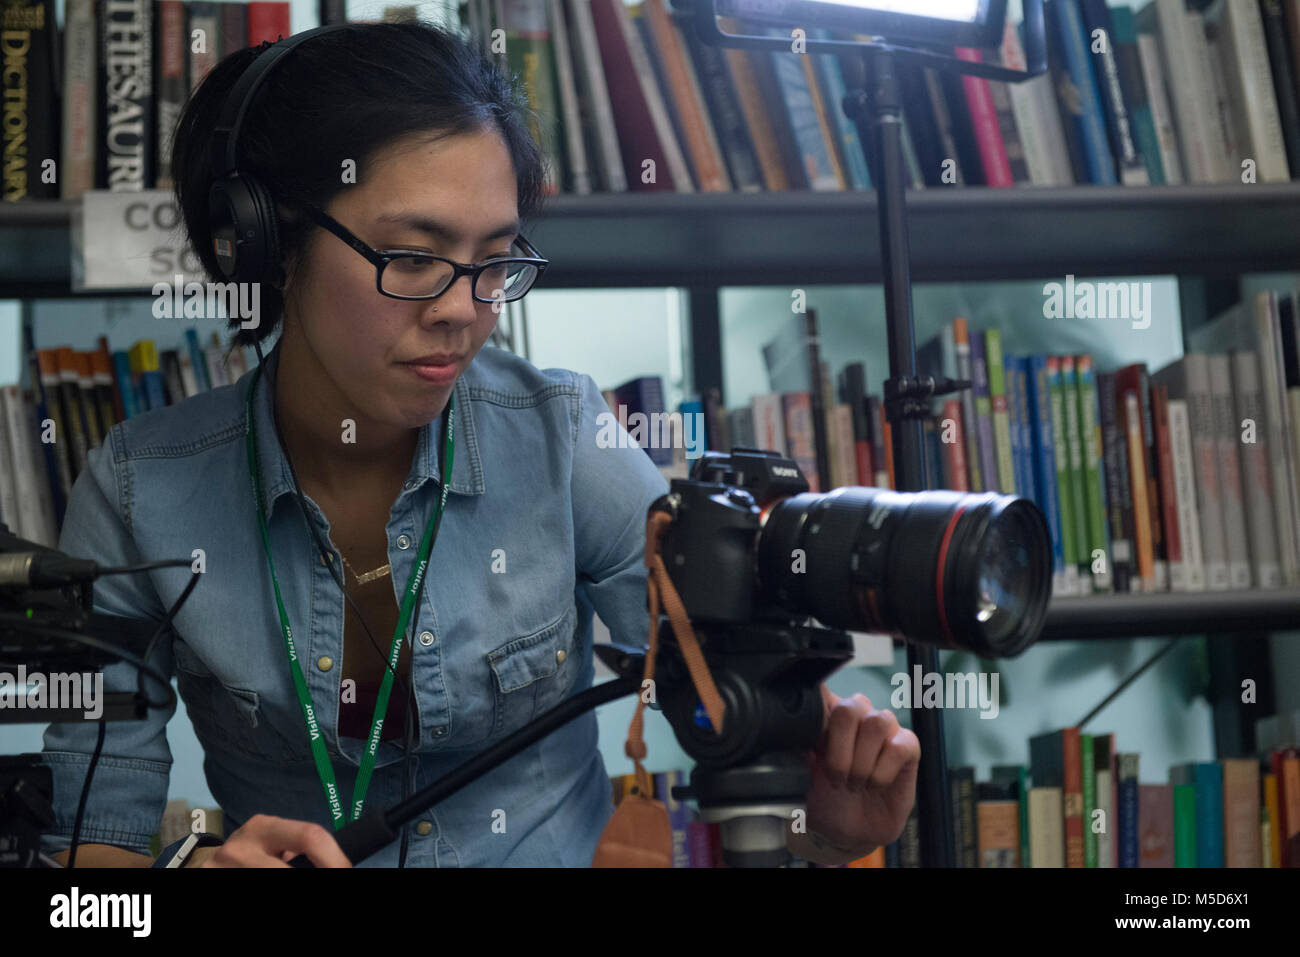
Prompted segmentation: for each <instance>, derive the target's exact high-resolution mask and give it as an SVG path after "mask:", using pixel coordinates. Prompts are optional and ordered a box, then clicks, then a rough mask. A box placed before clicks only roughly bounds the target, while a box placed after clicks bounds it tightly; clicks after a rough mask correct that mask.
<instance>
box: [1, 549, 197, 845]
mask: <svg viewBox="0 0 1300 957" xmlns="http://www.w3.org/2000/svg"><path fill="white" fill-rule="evenodd" d="M189 564H190V562H188V561H186V560H185V559H168V560H165V561H160V562H146V563H144V564H142V565H123V566H118V567H109V568H101V569H100V570H99V574H100V575H101V576H102V575H123V574H129V573H134V572H140V571H145V570H148V569H151V568H167V567H171V566H175V565H189ZM198 581H199V573H198V572H191V573H190V580H189V582H188V583H187V584H186V585H185V588H184V589H183V590H182V591H181V593H180V597H178V598H177V599H176V601H175V602H173V603H172V606H171V608H170V609H169V610H168V612H167V614H166V615H164V616H163V620H162V621H161V622H159V623H158V628H157V629H156V630H155V631H154V633H153V635H152V636H151V637H150V639H149V642H148V644H147V645H145V651H144V657H143V658H137V657H136V656H135V655H134V654H132V653H131V652H128V651H125V650H124V649H120V648H117V649H114V646H113V645H110V644H109V643H108V642H104V641H100V640H99V639H98V638H91V637H90V636H89V635H82V634H79V633H77V632H75V631H69V630H65V629H63V628H42V631H43V633H45V634H47V635H51V636H53V637H55V638H59V637H62V638H64V639H72V640H74V641H79V642H81V643H82V644H86V645H90V646H91V647H92V648H95V647H98V648H100V649H105V650H107V649H113V653H115V654H116V655H117V657H118V658H120V659H121V660H123V661H126V662H127V663H128V664H134V665H135V667H136V694H137V695H138V696H139V697H141V698H144V701H145V706H146V707H155V708H160V707H168V708H170V707H174V706H175V704H176V692H175V691H173V690H172V683H171V679H169V678H167V677H166V676H164V675H163V673H162V672H161V671H159V670H157V669H156V668H154V667H153V666H151V665H150V664H149V657H150V656H151V655H152V654H153V649H154V646H155V645H156V644H157V642H158V639H159V638H161V637H162V635H163V634H165V633H166V631H167V629H168V628H169V627H170V626H171V623H172V619H173V618H175V617H176V613H177V612H178V611H180V609H181V606H182V605H184V604H185V602H186V600H187V599H188V598H189V597H190V592H192V591H194V586H195V585H196V584H198ZM4 617H7V616H0V620H3V619H4ZM13 617H14V618H17V619H19V620H20V621H26V619H25V618H24V617H23V616H21V615H14V616H13ZM145 674H149V675H150V676H151V677H152V678H153V679H154V680H155V681H157V682H158V683H159V684H161V685H162V686H163V688H164V689H166V691H167V698H166V699H165V700H164V701H163V703H162V704H161V705H157V704H154V703H153V702H152V701H151V700H150V699H149V696H148V695H146V694H145V692H144V676H145ZM107 731H108V719H107V718H105V719H103V720H101V721H100V722H99V736H98V738H97V740H96V742H95V751H94V753H93V754H92V755H91V756H90V764H89V766H88V767H87V768H86V780H85V781H84V782H83V783H82V785H81V800H80V801H78V802H77V815H76V817H75V818H73V821H72V847H71V850H70V851H69V852H68V867H69V868H72V867H73V866H74V865H75V864H76V861H77V843H78V841H79V840H80V838H81V820H82V817H83V816H84V815H85V813H86V799H87V798H88V797H89V796H90V782H91V781H92V780H93V779H94V777H95V767H96V766H97V765H98V764H99V756H100V754H101V753H102V752H103V750H104V737H105V735H106V733H107Z"/></svg>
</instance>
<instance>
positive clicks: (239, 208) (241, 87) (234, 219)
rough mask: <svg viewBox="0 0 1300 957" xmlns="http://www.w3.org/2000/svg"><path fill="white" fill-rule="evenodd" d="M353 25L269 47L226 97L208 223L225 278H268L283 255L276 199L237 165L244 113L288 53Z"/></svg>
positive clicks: (321, 29)
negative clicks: (319, 36) (305, 42)
mask: <svg viewBox="0 0 1300 957" xmlns="http://www.w3.org/2000/svg"><path fill="white" fill-rule="evenodd" d="M349 25H350V24H346V23H332V24H327V25H326V26H323V27H316V28H315V29H312V30H305V31H303V32H302V33H295V34H294V35H293V36H291V37H289V38H288V39H284V38H281V39H280V40H278V41H276V42H275V43H273V44H269V45H267V46H265V47H264V49H263V51H262V52H261V53H260V54H258V56H257V57H256V58H255V59H254V60H253V61H252V63H250V64H249V65H248V68H247V69H246V70H245V71H244V72H243V74H242V75H241V76H240V77H239V79H238V80H237V81H236V83H235V85H234V86H233V87H231V89H230V93H229V94H228V95H227V97H226V102H225V105H224V106H223V107H222V110H221V118H220V119H219V120H218V121H217V128H216V130H215V131H214V133H213V136H212V157H211V159H212V185H211V187H209V189H208V223H209V231H210V233H211V235H212V250H213V253H214V254H215V255H216V259H217V265H218V266H219V267H220V269H221V273H222V275H223V276H225V277H226V278H227V279H232V280H234V281H236V282H259V283H260V282H266V281H269V280H270V278H271V277H272V275H273V273H274V269H275V264H276V263H277V262H278V261H279V258H280V235H279V230H278V225H277V222H276V215H275V201H274V200H273V199H272V198H271V194H270V193H269V192H267V189H266V187H265V186H263V185H262V184H261V183H260V182H259V181H258V179H257V177H255V176H249V175H241V174H240V173H239V170H238V169H237V161H236V156H235V153H236V148H237V146H238V144H239V131H240V127H242V126H243V123H244V114H245V113H246V112H248V107H249V104H251V103H252V102H253V97H254V96H255V95H256V94H257V91H258V89H259V88H260V87H261V85H262V82H263V81H264V80H265V79H266V77H267V75H268V74H269V73H270V72H271V68H272V67H273V66H275V65H276V64H277V63H278V62H280V60H282V59H284V57H285V55H286V54H287V53H289V52H290V51H291V50H293V49H294V48H295V47H296V46H298V44H300V43H302V42H303V41H305V40H309V39H311V38H312V37H314V36H317V35H319V34H321V33H328V32H330V31H331V30H338V29H341V28H343V27H346V26H349Z"/></svg>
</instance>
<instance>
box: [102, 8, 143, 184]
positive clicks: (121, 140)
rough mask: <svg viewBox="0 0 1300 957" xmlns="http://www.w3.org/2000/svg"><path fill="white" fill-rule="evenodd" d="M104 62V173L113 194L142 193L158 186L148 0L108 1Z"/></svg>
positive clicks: (103, 46)
mask: <svg viewBox="0 0 1300 957" xmlns="http://www.w3.org/2000/svg"><path fill="white" fill-rule="evenodd" d="M100 15H101V16H100V27H101V34H100V55H101V58H100V63H101V64H102V68H103V72H102V73H101V80H102V81H103V88H104V94H103V99H104V103H105V109H104V110H103V111H101V113H100V115H101V116H104V117H105V122H104V129H103V135H102V137H101V138H100V146H101V147H102V151H101V154H102V163H103V172H102V174H100V175H99V176H98V177H97V179H98V182H99V184H101V185H102V186H103V187H104V188H107V189H109V190H113V191H124V192H140V191H143V190H146V189H150V188H152V187H153V184H154V176H155V160H156V159H157V157H156V155H155V150H154V89H153V17H152V10H151V8H150V6H149V4H148V3H146V2H145V0H103V2H102V3H101V5H100Z"/></svg>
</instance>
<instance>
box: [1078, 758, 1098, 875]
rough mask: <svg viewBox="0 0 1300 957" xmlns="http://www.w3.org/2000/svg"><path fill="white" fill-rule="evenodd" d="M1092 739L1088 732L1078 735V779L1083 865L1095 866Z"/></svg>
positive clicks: (1095, 842)
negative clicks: (1080, 788) (1080, 799)
mask: <svg viewBox="0 0 1300 957" xmlns="http://www.w3.org/2000/svg"><path fill="white" fill-rule="evenodd" d="M1092 746H1093V740H1092V735H1090V734H1082V733H1081V734H1080V735H1079V767H1080V769H1081V773H1080V780H1081V782H1082V787H1083V817H1084V820H1083V866H1084V867H1096V866H1097V832H1096V831H1094V830H1093V829H1092V822H1093V820H1094V816H1093V811H1095V810H1096V808H1097V777H1096V774H1097V772H1096V770H1095V769H1094V766H1093V765H1094V757H1093V751H1092Z"/></svg>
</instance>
